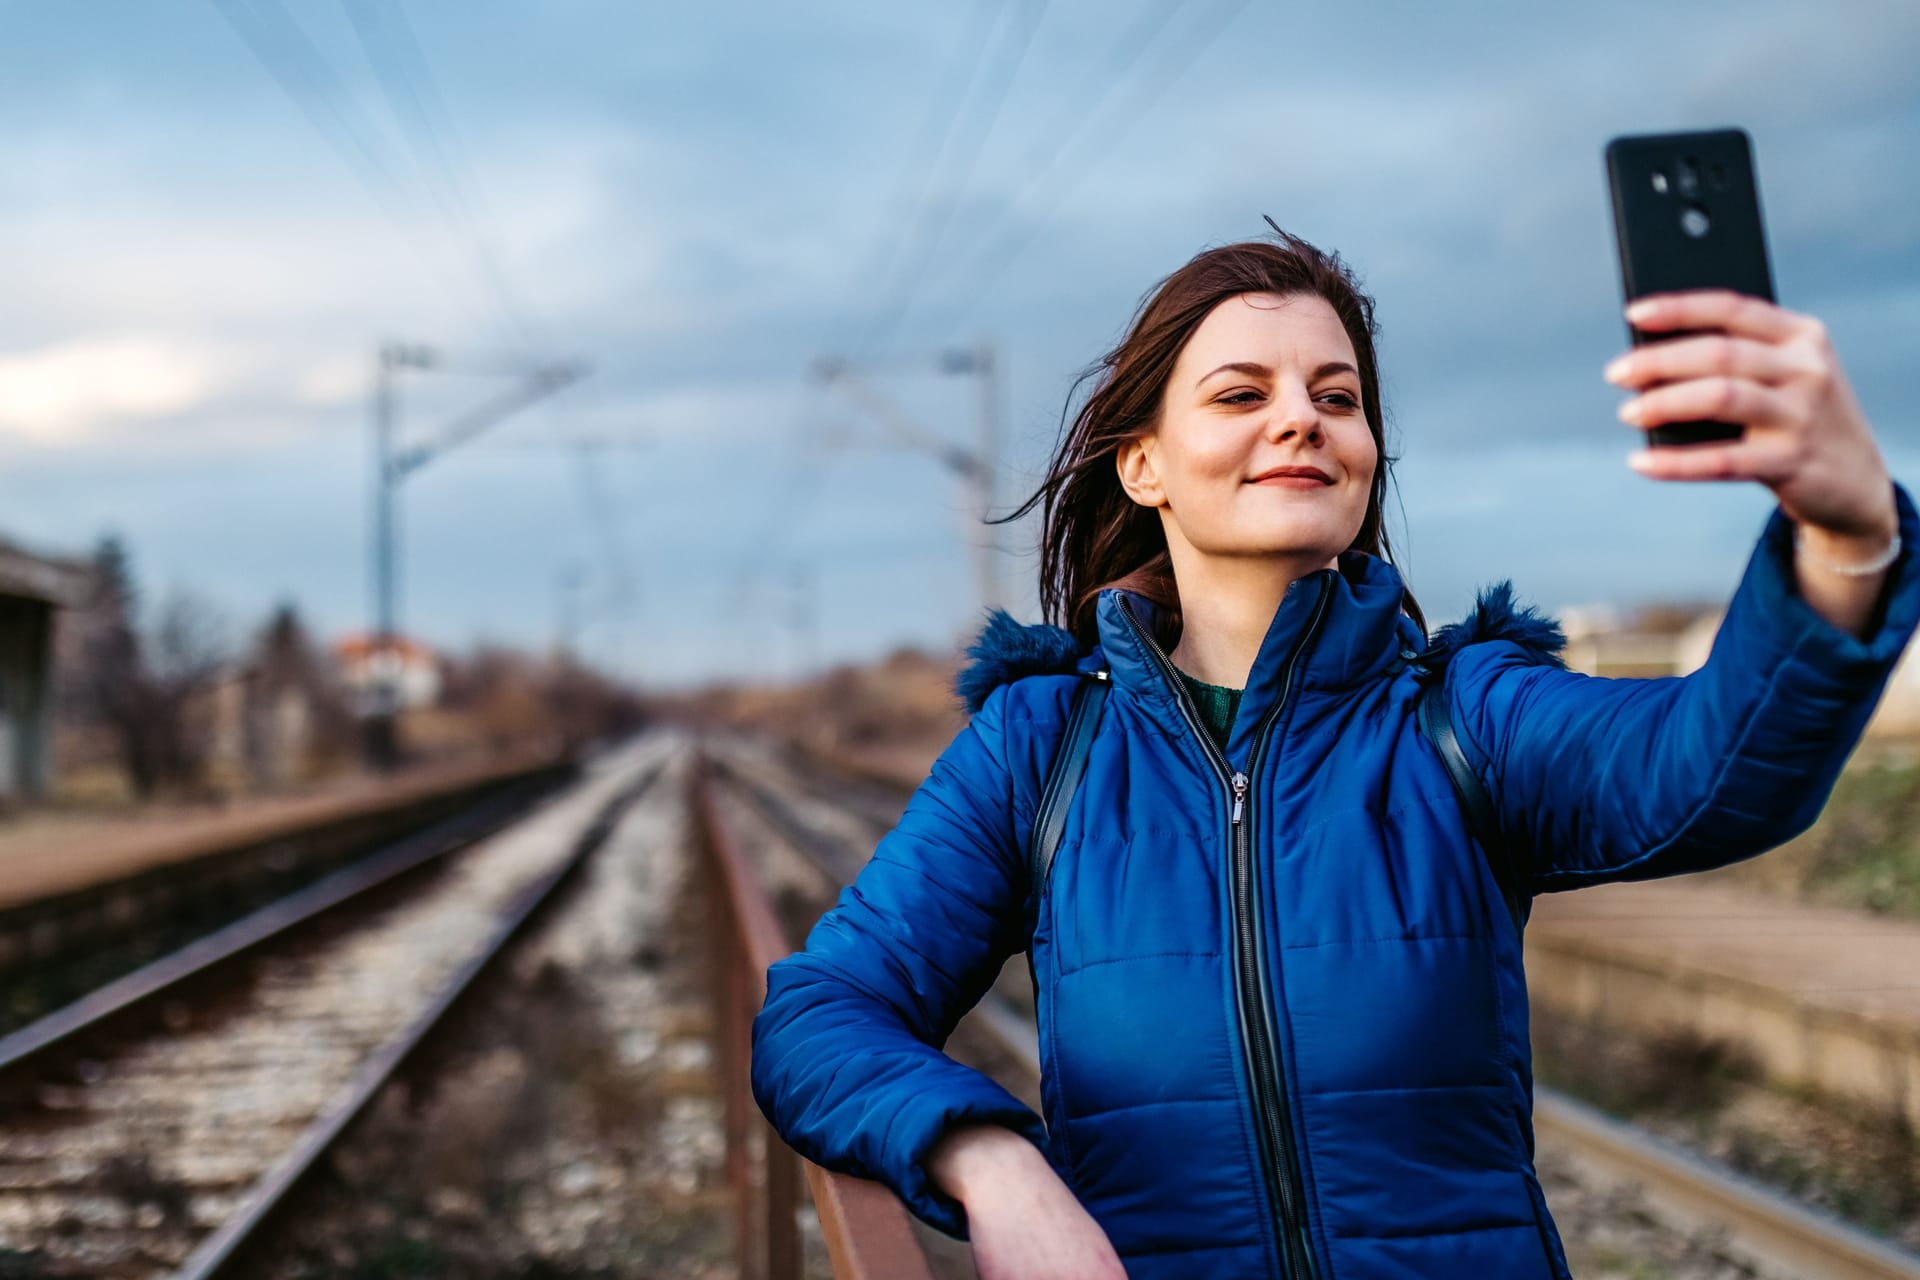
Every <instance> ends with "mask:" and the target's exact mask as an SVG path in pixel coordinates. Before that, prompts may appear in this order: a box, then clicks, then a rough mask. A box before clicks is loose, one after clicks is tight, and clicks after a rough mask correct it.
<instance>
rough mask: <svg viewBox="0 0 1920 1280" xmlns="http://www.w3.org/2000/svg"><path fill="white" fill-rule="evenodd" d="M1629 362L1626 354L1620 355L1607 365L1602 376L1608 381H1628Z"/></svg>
mask: <svg viewBox="0 0 1920 1280" xmlns="http://www.w3.org/2000/svg"><path fill="white" fill-rule="evenodd" d="M1629 363H1630V362H1629V361H1628V360H1627V358H1626V357H1625V356H1619V357H1617V358H1616V359H1615V360H1614V361H1613V362H1612V363H1611V364H1609V365H1608V366H1607V367H1606V369H1605V371H1604V372H1603V373H1602V376H1603V377H1605V378H1606V380H1607V381H1608V382H1624V381H1626V377H1627V366H1628V364H1629Z"/></svg>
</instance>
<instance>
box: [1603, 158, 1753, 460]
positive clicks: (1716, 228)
mask: <svg viewBox="0 0 1920 1280" xmlns="http://www.w3.org/2000/svg"><path fill="white" fill-rule="evenodd" d="M1606 156H1607V187H1608V189H1609V191H1610V192H1611V194H1612V196H1613V232H1614V239H1615V242H1616V244H1617V245H1618V246H1619V250H1620V283H1621V286H1622V289H1623V292H1624V294H1625V298H1624V301H1625V302H1631V301H1633V300H1634V299H1635V298H1638V297H1642V296H1644V295H1646V294H1649V293H1668V292H1671V291H1673V290H1676V289H1732V290H1734V291H1735V292H1738V293H1746V294H1752V295H1753V296H1754V297H1756V298H1765V299H1766V300H1767V301H1769V302H1773V301H1776V299H1775V298H1774V296H1773V272H1772V271H1771V270H1770V269H1769V267H1768V265H1767V236H1766V231H1765V230H1764V228H1763V227H1762V225H1761V222H1760V183H1759V179H1758V178H1757V176H1756V175H1755V173H1754V167H1753V143H1752V140H1751V139H1749V138H1748V137H1747V133H1746V130H1744V129H1709V130H1706V131H1704V132H1700V133H1646V134H1634V135H1629V136H1625V137H1619V138H1614V139H1613V140H1611V141H1610V142H1608V143H1607V153H1606ZM1685 336H1687V334H1685V333H1681V332H1678V331H1662V332H1659V333H1641V332H1640V331H1639V330H1638V329H1635V328H1634V327H1633V326H1632V325H1630V324H1629V325H1628V326H1627V337H1628V339H1629V340H1630V341H1631V342H1632V343H1633V345H1634V346H1636V347H1639V346H1645V345H1646V344H1648V343H1652V342H1665V341H1668V340H1670V339H1673V338H1679V337H1685ZM1739 437H1740V424H1739V423H1737V422H1668V423H1662V424H1661V425H1660V426H1657V427H1653V428H1651V429H1649V430H1648V432H1647V443H1648V444H1649V445H1685V444H1700V443H1703V442H1705V441H1710V440H1737V439H1739Z"/></svg>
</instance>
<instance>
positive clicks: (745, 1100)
mask: <svg viewBox="0 0 1920 1280" xmlns="http://www.w3.org/2000/svg"><path fill="white" fill-rule="evenodd" d="M692 786H693V808H694V813H695V815H696V820H697V823H698V835H699V845H700V854H701V860H702V862H703V864H704V872H705V875H706V881H707V888H708V893H707V900H708V902H710V903H711V904H712V910H713V916H714V918H713V939H714V945H713V972H714V1010H715V1028H714V1039H715V1042H716V1044H717V1046H718V1049H719V1058H720V1090H721V1096H722V1098H723V1099H724V1101H725V1104H726V1137H727V1181H728V1184H729V1185H730V1186H731V1187H732V1188H733V1194H734V1205H735V1212H736V1214H737V1220H738V1223H739V1226H738V1232H737V1239H738V1242H739V1243H738V1257H739V1259H740V1274H741V1276H742V1277H743V1278H745V1277H762V1276H764V1277H766V1280H799V1277H800V1274H801V1271H802V1258H801V1252H800V1226H799V1219H798V1217H797V1214H796V1210H797V1209H798V1207H799V1206H798V1190H799V1177H798V1171H799V1170H800V1168H801V1167H802V1166H804V1167H805V1169H806V1174H807V1185H808V1187H809V1188H810V1189H811V1190H812V1192H813V1204H814V1209H815V1210H816V1212H817V1213H818V1214H819V1217H820V1233H821V1236H822V1237H823V1238H824V1239H825V1241H826V1246H827V1255H828V1257H830V1258H831V1259H832V1260H833V1274H834V1276H835V1277H837V1278H838V1280H931V1273H930V1272H929V1271H928V1269H927V1259H926V1255H925V1254H924V1253H922V1252H921V1250H920V1245H919V1242H918V1241H916V1240H915V1239H914V1236H913V1228H912V1226H911V1225H910V1224H909V1222H908V1218H907V1210H906V1207H905V1206H904V1205H902V1204H901V1203H900V1201H899V1200H898V1199H897V1198H895V1196H894V1195H893V1193H892V1192H890V1191H888V1190H887V1189H886V1188H885V1187H882V1186H881V1185H879V1184H878V1183H875V1182H867V1181H864V1180H863V1179H860V1178H850V1177H847V1176H846V1175H844V1174H838V1173H829V1172H827V1171H826V1170H825V1169H822V1168H820V1167H819V1166H818V1165H815V1164H812V1163H809V1162H806V1161H803V1160H801V1159H800V1157H799V1156H797V1155H795V1154H794V1152H793V1151H792V1150H791V1149H790V1148H788V1146H787V1145H786V1144H785V1143H784V1142H782V1141H781V1140H780V1138H779V1136H778V1135H776V1134H775V1133H773V1131H772V1130H771V1129H770V1128H768V1127H767V1125H766V1123H765V1122H764V1121H763V1120H761V1119H760V1118H759V1111H758V1109H757V1108H756V1107H755V1106H754V1103H753V1097H752V1094H751V1092H750V1091H749V1089H748V1085H747V1033H748V1028H749V1026H750V1024H751V1023H752V1020H753V1015H754V1014H755V1012H757V1011H758V1010H759V1008H760V1005H761V1003H762V1002H763V1001H764V1000H765V999H766V996H767V966H768V965H770V964H772V963H773V962H774V961H776V960H778V959H780V958H781V957H782V956H784V955H786V954H787V953H788V952H789V951H791V950H792V947H791V946H789V945H788V943H787V940H786V937H785V936H784V935H783V934H782V933H781V931H780V924H779V921H778V920H777V919H776V918H775V917H774V914H773V905H772V904H771V903H770V902H768V901H767V895H766V894H765V893H764V892H763V891H762V890H761V888H760V886H759V884H758V883H757V882H756V881H755V880H754V877H753V872H752V870H751V868H750V867H749V866H748V865H747V861H746V858H745V857H744V856H743V855H742V853H741V850H740V846H739V844H738V842H737V841H736V840H735V839H734V837H733V833H732V831H731V829H730V828H729V827H728V826H727V824H726V821H725V819H724V818H723V817H722V815H721V813H720V810H719V807H718V805H717V804H716V803H715V801H714V797H713V788H712V784H711V771H710V769H709V768H708V766H707V762H706V760H705V758H704V757H702V758H699V759H697V760H696V761H695V762H694V769H693V783H692ZM754 1130H758V1132H759V1133H760V1135H761V1136H762V1137H763V1138H764V1142H763V1143H761V1144H760V1145H761V1146H762V1148H763V1151H764V1160H763V1166H762V1169H761V1170H760V1172H759V1176H758V1177H756V1176H755V1170H754V1168H753V1159H752V1153H751V1152H750V1151H749V1144H748V1136H749V1134H750V1133H751V1132H753V1131H754Z"/></svg>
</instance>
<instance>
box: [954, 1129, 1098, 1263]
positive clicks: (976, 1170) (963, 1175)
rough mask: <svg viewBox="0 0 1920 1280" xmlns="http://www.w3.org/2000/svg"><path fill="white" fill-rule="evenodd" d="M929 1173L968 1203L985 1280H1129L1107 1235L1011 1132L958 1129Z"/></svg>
mask: <svg viewBox="0 0 1920 1280" xmlns="http://www.w3.org/2000/svg"><path fill="white" fill-rule="evenodd" d="M927 1172H928V1173H930V1174H931V1175H932V1176H933V1180H934V1181H935V1182H936V1183H938V1184H939V1185H940V1187H941V1189H942V1190H944V1191H945V1192H946V1193H947V1194H948V1195H950V1196H952V1197H953V1198H954V1199H956V1200H958V1201H959V1202H960V1203H961V1204H963V1205H965V1206H966V1210H967V1233H968V1235H969V1236H971V1237H972V1240H973V1262H974V1266H975V1267H977V1268H978V1269H979V1272H980V1280H1126V1275H1127V1273H1126V1269H1125V1268H1123V1267H1122V1266H1121V1265H1120V1256H1119V1255H1118V1254H1116V1253H1115V1252H1114V1251H1113V1244H1112V1243H1111V1242H1110V1241H1109V1240H1108V1239H1107V1233H1106V1232H1104V1231H1102V1230H1101V1229H1100V1224H1099V1223H1097V1222H1095V1221H1094V1220H1093V1215H1092V1214H1090V1213H1088V1212H1087V1211H1086V1210H1085V1209H1084V1208H1082V1207H1081V1205H1080V1201H1079V1200H1077V1199H1076V1198H1075V1197H1074V1194H1073V1192H1072V1191H1070V1190H1069V1189H1068V1188H1067V1184H1066V1183H1064V1182H1062V1181H1061V1180H1060V1175H1058V1174H1056V1173H1055V1172H1054V1171H1053V1166H1052V1165H1050V1164H1048V1163H1047V1158H1046V1157H1045V1156H1044V1155H1042V1154H1040V1151H1039V1149H1038V1148H1037V1147H1035V1146H1034V1145H1033V1144H1032V1143H1031V1142H1028V1141H1027V1140H1026V1139H1025V1138H1023V1137H1021V1136H1020V1135H1019V1134H1017V1133H1015V1132H1013V1130H1011V1129H1005V1128H1002V1127H1000V1126H999V1125H968V1126H964V1127H962V1128H958V1129H955V1130H954V1131H953V1132H951V1133H949V1134H947V1135H946V1136H945V1137H944V1138H942V1139H941V1140H940V1142H939V1143H938V1144H937V1145H936V1146H935V1147H934V1149H933V1151H932V1154H931V1155H930V1156H929V1158H928V1161H927Z"/></svg>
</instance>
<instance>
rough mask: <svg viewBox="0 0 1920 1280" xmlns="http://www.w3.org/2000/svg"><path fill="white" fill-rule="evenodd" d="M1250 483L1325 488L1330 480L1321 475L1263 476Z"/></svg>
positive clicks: (1299, 487)
mask: <svg viewBox="0 0 1920 1280" xmlns="http://www.w3.org/2000/svg"><path fill="white" fill-rule="evenodd" d="M1249 483H1250V484H1279V485H1285V486H1287V487H1288V488H1290V489H1295V488H1297V489H1325V488H1327V487H1328V484H1329V482H1328V481H1325V480H1322V479H1321V478H1320V477H1319V476H1263V477H1261V478H1260V479H1258V480H1253V481H1249Z"/></svg>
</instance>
